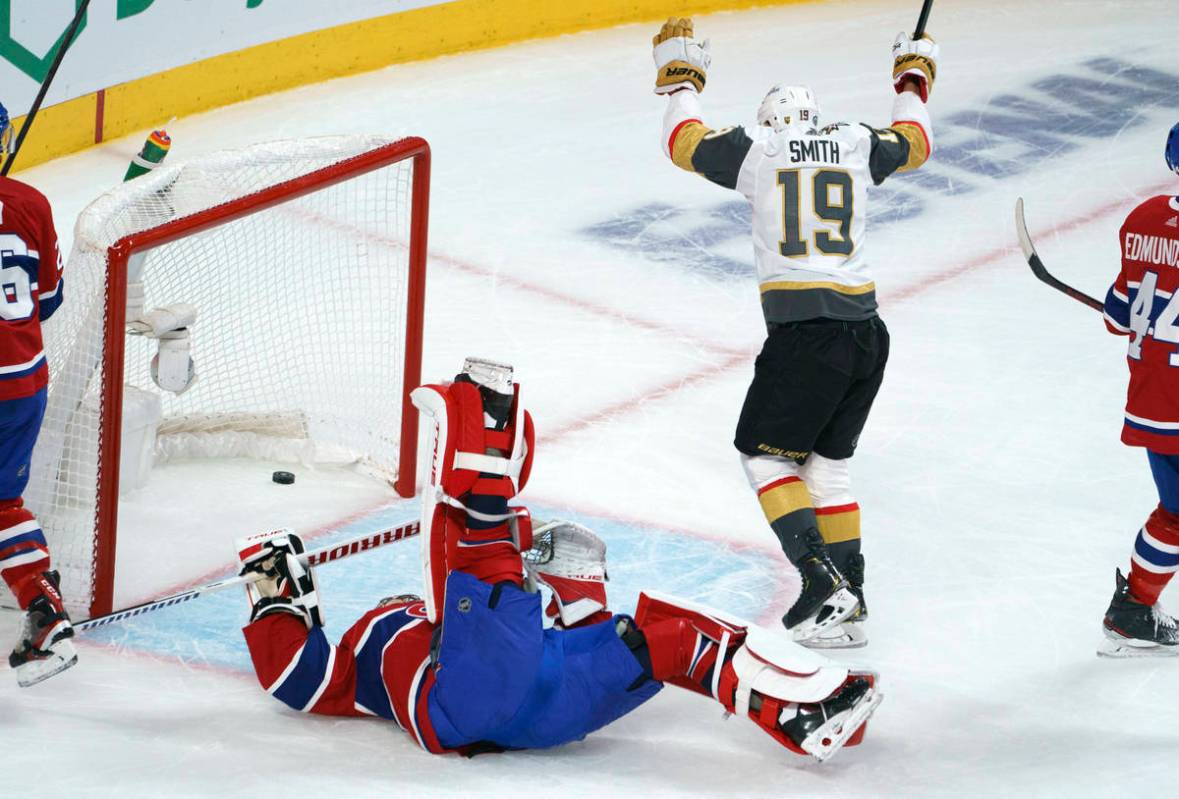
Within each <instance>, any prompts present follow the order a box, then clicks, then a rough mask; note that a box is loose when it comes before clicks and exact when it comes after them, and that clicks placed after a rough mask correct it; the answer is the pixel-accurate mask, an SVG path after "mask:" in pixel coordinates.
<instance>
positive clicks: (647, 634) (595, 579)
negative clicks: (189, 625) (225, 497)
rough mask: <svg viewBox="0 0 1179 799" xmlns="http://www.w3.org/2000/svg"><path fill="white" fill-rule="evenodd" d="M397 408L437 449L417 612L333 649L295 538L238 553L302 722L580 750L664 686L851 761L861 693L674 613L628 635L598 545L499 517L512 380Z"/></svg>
mask: <svg viewBox="0 0 1179 799" xmlns="http://www.w3.org/2000/svg"><path fill="white" fill-rule="evenodd" d="M412 398H413V402H414V405H415V406H417V408H418V409H419V411H420V412H421V413H422V414H423V415H425V416H426V417H429V418H428V420H427V421H429V422H430V424H431V427H432V429H433V441H432V452H433V463H432V468H431V473H430V479H429V483H428V485H427V486H426V487H425V489H424V495H423V498H422V553H423V571H424V578H425V592H424V594H425V595H424V598H418V597H417V596H412V595H401V596H397V597H393V598H390V599H384V600H381V602H380V603H378V605H377V606H376V607H375V608H373V609H372V610H370V611H369V612H368V613H366V614H364V615H363V616H362V617H361V618H360V619H359V620H358V621H357V622H356V623H355V624H354V625H353V626H352V627H351V629H349V630H348V632H346V633H345V634H344V636H343V638H342V640H341V641H340V642H339V643H338V644H332V643H330V642H329V641H328V640H327V637H326V636H325V635H324V633H323V630H322V624H323V618H322V613H321V610H320V605H319V598H318V590H317V587H316V582H315V575H314V573H313V572H312V571H311V569H310V568H304V567H303V566H302V565H300V562H299V560H298V559H297V557H296V556H297V555H298V554H299V553H300V552H302V551H303V545H302V542H301V541H300V540H299V538H298V537H297V536H296V535H294V534H293V533H291V532H290V531H287V530H280V531H278V532H276V533H269V534H265V535H262V536H256V537H253V538H250V539H245V540H244V541H242V542H240V544H239V557H240V559H241V562H242V568H243V573H248V572H259V573H260V575H261V579H260V580H259V581H258V582H256V583H253V584H252V585H251V587H250V588H249V592H250V600H251V604H252V612H251V616H250V623H249V625H248V626H246V628H245V630H244V633H245V637H246V642H247V644H248V646H249V649H250V655H251V657H252V659H253V663H254V668H255V670H256V672H257V675H258V679H259V681H260V682H261V684H262V687H263V688H264V689H265V690H266V691H267V692H268V693H270V694H271V695H273V696H274V697H275V698H276V699H278V700H280V701H282V702H283V703H285V704H287V705H288V706H290V707H292V708H295V709H296V710H301V711H303V712H309V713H320V714H326V715H336V716H379V717H381V718H385V719H388V720H390V721H393V722H395V723H396V724H398V725H399V726H400V727H401V728H402V729H403V730H405V731H406V732H407V733H408V734H409V735H410V736H412V738H413V740H414V741H415V742H416V743H417V744H418V745H419V746H421V747H422V748H424V749H426V750H427V751H429V752H433V753H445V752H457V753H462V754H467V755H474V754H479V753H482V752H491V751H503V750H510V749H525V748H544V747H552V746H558V745H560V744H564V743H568V742H571V741H577V740H580V739H581V738H584V737H585V736H586V735H587V734H589V733H591V732H593V731H594V730H597V729H599V728H601V727H603V726H605V725H606V724H609V723H610V722H612V721H614V720H615V719H617V718H619V717H621V716H623V715H625V714H627V713H630V712H631V711H633V710H635V709H636V708H638V707H639V706H640V705H642V704H643V703H644V702H646V701H648V700H649V699H650V698H651V697H653V696H654V695H655V694H656V693H658V692H659V691H660V689H661V688H662V686H663V684H664V683H672V684H674V685H677V686H680V687H683V688H686V689H688V690H690V691H694V692H696V693H699V694H703V695H705V696H707V697H710V698H711V699H712V700H713V701H716V702H718V703H720V704H721V705H722V706H723V707H724V708H725V710H726V711H727V712H729V713H736V714H737V715H740V716H744V717H747V718H749V719H750V720H751V721H752V722H753V723H754V724H756V725H757V726H759V727H760V728H761V729H762V730H764V731H765V732H766V733H768V734H769V735H770V736H771V737H772V738H773V739H774V740H776V741H777V742H778V743H780V744H781V745H783V746H785V747H786V748H788V749H790V750H792V751H794V752H796V753H800V754H810V755H813V756H815V757H816V758H819V759H825V758H827V757H830V756H831V755H832V754H834V753H835V752H836V751H837V750H838V749H839V748H840V747H841V746H843V745H845V744H846V745H853V744H857V743H859V742H860V740H861V739H862V737H863V735H864V725H865V722H866V720H867V718H868V717H869V716H870V715H871V713H872V712H873V710H874V709H875V708H876V706H877V704H878V703H879V701H880V694H879V693H878V691H877V690H876V688H875V687H874V684H875V675H873V674H871V673H867V672H859V673H856V672H851V671H849V669H848V668H846V667H844V666H840V665H837V664H835V663H832V662H830V661H828V660H827V659H825V658H823V657H821V656H820V655H818V654H817V653H814V652H811V651H808V650H806V649H804V648H802V647H800V646H798V645H797V644H795V643H793V642H792V641H790V640H789V638H788V636H786V635H785V634H784V633H783V632H782V631H780V630H779V631H772V630H765V629H762V628H759V627H757V626H756V625H752V624H749V623H748V622H744V621H742V620H740V619H736V618H734V617H732V616H730V615H728V614H726V613H722V612H720V611H717V610H715V609H712V608H708V607H704V606H700V605H696V604H693V603H690V602H687V601H684V600H680V599H677V598H675V597H670V596H660V595H656V594H643V595H641V597H640V600H639V605H638V608H637V610H636V612H635V614H634V616H633V617H632V616H627V615H617V614H613V613H611V612H610V611H608V610H607V609H606V591H605V585H604V581H605V575H606V571H605V545H604V544H603V543H602V542H601V540H600V539H598V538H597V537H596V536H595V535H594V534H593V533H592V532H590V531H589V530H587V529H585V528H584V527H581V526H580V525H576V524H571V523H567V522H556V523H551V524H546V525H539V526H538V527H537V528H536V531H535V533H534V531H533V528H532V522H531V519H530V517H529V515H528V511H527V510H526V509H525V508H524V507H522V506H520V505H518V504H515V503H514V498H515V496H516V495H517V493H518V492H519V491H520V490H521V489H522V488H523V487H524V486H525V484H526V483H527V482H528V476H529V471H530V469H531V465H532V459H533V452H534V441H535V437H534V435H533V428H532V420H531V417H530V416H529V414H528V412H527V411H525V410H524V409H523V407H522V406H521V404H520V386H519V384H517V383H514V382H513V380H512V375H511V368H510V367H504V366H501V365H499V364H494V363H491V362H488V361H480V360H475V359H468V361H467V362H466V364H465V365H464V369H463V371H462V373H460V374H459V375H458V376H457V377H456V378H455V380H454V382H452V383H448V384H440V385H428V386H423V387H421V388H418V389H416V390H415V391H414V392H413V394H412Z"/></svg>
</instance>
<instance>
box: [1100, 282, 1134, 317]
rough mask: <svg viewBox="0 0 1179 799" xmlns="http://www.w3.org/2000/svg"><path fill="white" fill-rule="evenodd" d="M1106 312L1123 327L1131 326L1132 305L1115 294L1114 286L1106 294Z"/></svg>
mask: <svg viewBox="0 0 1179 799" xmlns="http://www.w3.org/2000/svg"><path fill="white" fill-rule="evenodd" d="M1105 312H1106V313H1107V314H1109V318H1110V319H1113V320H1114V321H1115V322H1117V323H1118V324H1119V325H1121V326H1122V327H1129V326H1130V303H1128V302H1126V301H1125V300H1123V299H1122V298H1121V297H1119V296H1117V295H1116V294H1114V288H1113V286H1110V287H1109V291H1107V292H1106V293H1105Z"/></svg>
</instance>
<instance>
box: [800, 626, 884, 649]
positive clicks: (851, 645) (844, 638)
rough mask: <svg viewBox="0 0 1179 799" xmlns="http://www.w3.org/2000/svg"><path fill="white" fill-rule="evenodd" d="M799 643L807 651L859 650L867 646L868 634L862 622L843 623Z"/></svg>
mask: <svg viewBox="0 0 1179 799" xmlns="http://www.w3.org/2000/svg"><path fill="white" fill-rule="evenodd" d="M799 643H800V644H802V645H803V646H805V647H807V648H808V649H859V648H860V647H864V646H867V645H868V634H867V633H866V632H865V631H864V625H863V623H862V622H858V621H845V622H843V623H842V624H837V625H836V626H834V627H832V628H831V629H829V630H827V631H826V632H823V633H820V634H819V635H816V636H815V637H814V638H811V639H809V640H806V641H799Z"/></svg>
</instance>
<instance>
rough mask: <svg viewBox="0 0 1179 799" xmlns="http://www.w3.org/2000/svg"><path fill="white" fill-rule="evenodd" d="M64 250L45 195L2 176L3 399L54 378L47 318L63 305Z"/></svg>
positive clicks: (0, 327) (22, 394)
mask: <svg viewBox="0 0 1179 799" xmlns="http://www.w3.org/2000/svg"><path fill="white" fill-rule="evenodd" d="M61 298H62V283H61V252H60V251H59V250H58V246H57V231H56V230H54V227H53V214H52V212H51V211H50V209H49V201H48V200H46V199H45V195H43V194H41V192H39V191H37V190H36V189H34V188H33V187H32V186H29V185H27V184H25V183H21V182H20V181H19V180H13V179H12V178H6V177H0V401H4V400H11V399H20V398H22V397H28V396H31V395H33V394H35V393H37V392H38V391H40V390H41V389H42V388H44V387H45V384H46V383H47V382H48V381H49V370H48V369H47V368H46V365H45V352H44V348H43V346H42V341H41V322H43V321H45V320H46V319H48V318H49V317H50V316H52V315H53V312H54V311H56V310H57V307H58V305H60V304H61Z"/></svg>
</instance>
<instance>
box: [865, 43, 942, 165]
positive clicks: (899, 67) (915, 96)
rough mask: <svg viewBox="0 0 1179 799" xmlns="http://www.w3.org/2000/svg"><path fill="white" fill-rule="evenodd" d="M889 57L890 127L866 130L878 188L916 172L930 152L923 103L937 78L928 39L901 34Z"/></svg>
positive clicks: (930, 131) (930, 134)
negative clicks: (894, 176)
mask: <svg viewBox="0 0 1179 799" xmlns="http://www.w3.org/2000/svg"><path fill="white" fill-rule="evenodd" d="M892 55H893V66H892V82H893V88H894V89H896V93H897V96H896V100H894V101H893V106H892V124H891V125H890V126H889V127H887V128H884V129H883V130H877V129H875V128H871V127H869V128H868V130H869V132H870V134H871V139H872V154H871V156H870V157H869V166H870V168H871V170H872V181H873V182H874V183H876V184H877V185H880V184H881V183H883V182H884V180H885V178H887V177H888V176H889V175H892V174H894V173H896V172H908V171H910V170H913V169H917V168H918V167H920V166H921V165H922V164H924V163H925V162H926V161H928V160H929V156H930V154H931V153H932V152H933V126H932V124H931V122H930V119H929V111H928V110H927V109H926V107H925V103H926V102H927V101H928V100H929V94H930V92H931V91H932V90H933V82H934V79H935V78H936V77H937V57H938V46H937V43H936V42H934V40H933V39H932V38H931V37H930V36H928V35H924V36H922V37H921V38H920V39H913V38H912V37H910V36H909V34H907V33H904V32H903V31H902V32H901V33H898V34H897V38H896V41H894V42H893V45H892ZM865 127H867V126H865Z"/></svg>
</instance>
